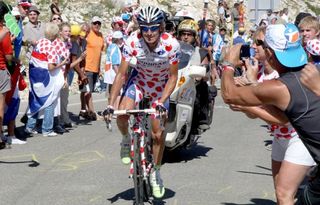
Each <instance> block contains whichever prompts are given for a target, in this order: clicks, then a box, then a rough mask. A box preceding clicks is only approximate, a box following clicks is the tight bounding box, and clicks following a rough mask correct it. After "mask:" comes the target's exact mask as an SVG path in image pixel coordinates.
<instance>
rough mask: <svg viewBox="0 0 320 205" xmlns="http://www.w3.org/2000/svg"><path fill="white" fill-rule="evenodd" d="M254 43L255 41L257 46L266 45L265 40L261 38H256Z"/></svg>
mask: <svg viewBox="0 0 320 205" xmlns="http://www.w3.org/2000/svg"><path fill="white" fill-rule="evenodd" d="M254 43H255V44H256V45H257V46H264V42H263V40H261V39H254Z"/></svg>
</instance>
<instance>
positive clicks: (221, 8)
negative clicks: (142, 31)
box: [218, 0, 226, 26]
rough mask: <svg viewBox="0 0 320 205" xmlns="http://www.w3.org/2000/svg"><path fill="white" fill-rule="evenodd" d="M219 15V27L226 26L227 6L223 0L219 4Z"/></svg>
mask: <svg viewBox="0 0 320 205" xmlns="http://www.w3.org/2000/svg"><path fill="white" fill-rule="evenodd" d="M218 15H219V26H221V25H225V23H226V18H225V6H224V1H223V0H219V2H218Z"/></svg>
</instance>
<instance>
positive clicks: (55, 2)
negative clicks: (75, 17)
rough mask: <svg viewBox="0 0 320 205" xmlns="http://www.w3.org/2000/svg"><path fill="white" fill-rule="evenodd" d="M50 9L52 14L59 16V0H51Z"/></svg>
mask: <svg viewBox="0 0 320 205" xmlns="http://www.w3.org/2000/svg"><path fill="white" fill-rule="evenodd" d="M50 10H51V14H52V15H54V14H57V15H59V16H61V11H60V9H59V0H52V2H51V5H50Z"/></svg>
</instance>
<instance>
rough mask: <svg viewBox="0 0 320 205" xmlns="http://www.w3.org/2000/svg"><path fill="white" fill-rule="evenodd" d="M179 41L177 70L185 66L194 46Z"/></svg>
mask: <svg viewBox="0 0 320 205" xmlns="http://www.w3.org/2000/svg"><path fill="white" fill-rule="evenodd" d="M179 43H180V50H181V58H180V63H179V70H180V69H183V68H185V67H186V66H187V65H188V63H189V61H190V59H191V56H192V54H193V53H194V47H193V46H192V45H190V44H188V43H185V42H182V41H179Z"/></svg>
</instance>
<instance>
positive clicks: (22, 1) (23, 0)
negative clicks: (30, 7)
mask: <svg viewBox="0 0 320 205" xmlns="http://www.w3.org/2000/svg"><path fill="white" fill-rule="evenodd" d="M25 2H28V3H31V0H20V1H19V3H25Z"/></svg>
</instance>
